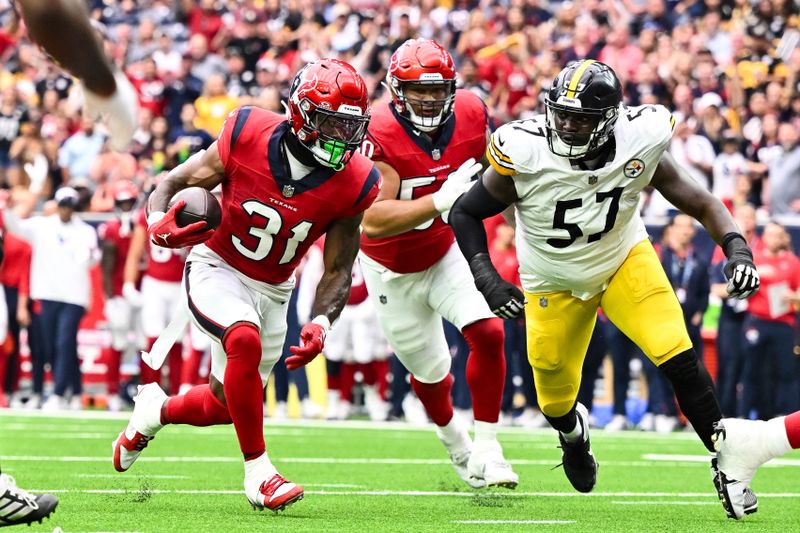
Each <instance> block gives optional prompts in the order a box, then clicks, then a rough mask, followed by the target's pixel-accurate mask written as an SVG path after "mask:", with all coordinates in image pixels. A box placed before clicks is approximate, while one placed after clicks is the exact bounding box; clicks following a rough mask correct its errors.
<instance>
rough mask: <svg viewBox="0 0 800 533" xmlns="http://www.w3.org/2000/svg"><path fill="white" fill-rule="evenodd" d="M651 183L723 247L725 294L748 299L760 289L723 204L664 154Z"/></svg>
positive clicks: (743, 244)
mask: <svg viewBox="0 0 800 533" xmlns="http://www.w3.org/2000/svg"><path fill="white" fill-rule="evenodd" d="M650 184H651V185H652V186H653V187H655V188H656V189H657V190H658V191H659V192H660V193H661V194H663V195H664V198H666V199H667V200H669V201H670V202H672V204H673V205H674V206H675V207H677V208H678V209H680V210H681V211H683V212H684V213H686V214H687V215H690V216H692V217H694V218H695V219H697V220H698V221H699V222H700V223H701V224H702V225H703V227H705V228H706V230H707V231H708V233H709V235H711V238H712V239H714V241H715V242H716V243H717V244H719V245H720V246H721V247H722V251H723V252H725V257H727V258H728V263H727V264H726V265H725V276H726V277H727V278H728V294H729V295H730V296H733V297H734V298H748V297H749V296H751V295H753V294H754V293H755V292H756V291H757V290H758V287H759V286H760V284H761V282H760V280H759V276H758V272H757V271H756V267H755V264H754V263H753V253H752V252H751V251H750V247H749V246H748V245H747V241H746V240H745V238H744V237H743V236H742V234H741V232H740V230H739V227H738V226H737V225H736V222H735V221H734V220H733V217H732V216H731V214H730V213H729V212H728V209H727V208H726V207H725V205H724V204H723V203H722V202H721V201H719V199H717V198H716V197H715V196H714V195H712V194H711V193H710V192H709V191H708V190H707V189H705V188H704V187H702V186H701V185H700V184H699V183H697V182H696V181H695V180H694V179H693V178H692V177H691V176H690V175H689V174H688V173H687V172H686V171H685V170H684V169H682V168H681V167H680V165H678V163H676V162H675V159H674V158H673V157H672V156H671V155H670V154H669V153H668V152H664V155H662V156H661V160H660V161H659V163H658V167H657V168H656V171H655V173H654V174H653V179H652V180H651V181H650Z"/></svg>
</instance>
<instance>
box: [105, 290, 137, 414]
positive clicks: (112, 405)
mask: <svg viewBox="0 0 800 533" xmlns="http://www.w3.org/2000/svg"><path fill="white" fill-rule="evenodd" d="M105 314H106V320H107V321H108V329H109V331H110V333H111V342H110V343H109V345H108V346H106V348H105V349H104V350H103V359H104V360H105V362H106V396H107V398H106V400H107V401H108V409H109V411H119V410H120V409H121V408H122V401H121V399H120V397H119V385H120V383H119V380H120V365H121V364H122V352H123V350H125V349H126V348H127V347H128V344H129V340H128V335H129V332H130V327H131V322H132V321H131V306H130V304H129V303H128V302H127V301H126V300H125V299H124V298H122V297H119V296H117V297H113V298H109V299H108V300H107V301H106V305H105Z"/></svg>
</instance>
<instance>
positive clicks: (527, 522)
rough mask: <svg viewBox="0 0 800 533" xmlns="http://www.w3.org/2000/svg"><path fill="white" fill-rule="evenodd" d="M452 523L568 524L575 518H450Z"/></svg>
mask: <svg viewBox="0 0 800 533" xmlns="http://www.w3.org/2000/svg"><path fill="white" fill-rule="evenodd" d="M450 522H451V523H452V524H466V525H482V524H490V525H494V524H497V525H499V524H530V525H535V524H541V525H568V524H576V523H577V522H576V521H575V520H451V521H450Z"/></svg>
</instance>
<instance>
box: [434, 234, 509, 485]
mask: <svg viewBox="0 0 800 533" xmlns="http://www.w3.org/2000/svg"><path fill="white" fill-rule="evenodd" d="M428 275H429V279H430V292H429V295H428V303H429V304H430V306H431V307H432V308H433V309H435V310H436V311H437V312H438V313H439V314H441V315H442V316H443V317H444V318H445V319H446V320H448V321H449V322H451V323H452V324H453V325H454V326H456V327H457V328H458V329H459V330H461V333H462V334H463V335H464V338H465V339H466V341H467V343H468V344H469V347H470V354H469V358H468V359H467V369H466V370H467V371H466V374H467V385H468V387H469V389H470V393H471V394H472V409H473V413H474V415H475V443H474V446H473V453H472V457H470V466H469V470H470V473H471V474H472V475H473V476H474V477H476V478H483V479H485V480H486V483H487V484H488V485H497V486H503V487H507V488H514V487H516V485H517V483H518V482H519V477H518V476H517V474H516V473H515V472H514V471H513V470H512V469H511V465H509V463H508V461H506V460H505V458H504V457H503V450H502V447H501V446H500V443H499V442H498V441H497V422H498V419H499V416H500V406H501V404H502V401H503V385H504V384H505V374H506V360H505V354H504V353H503V348H504V342H503V340H504V334H503V321H502V320H501V319H499V318H497V317H496V316H494V314H493V313H492V311H491V310H490V309H489V306H488V305H487V304H486V300H485V299H484V298H483V296H482V295H481V294H480V292H478V290H477V289H476V288H475V283H474V281H473V280H472V274H471V273H470V271H469V266H468V265H467V262H466V261H465V260H464V257H463V256H462V255H461V253H460V252H459V251H458V249H457V248H456V247H455V246H453V247H452V248H451V249H450V250H449V251H448V253H447V254H446V255H445V256H444V258H442V260H441V261H439V263H437V264H436V265H435V266H434V267H432V268H431V270H430V271H429V273H428Z"/></svg>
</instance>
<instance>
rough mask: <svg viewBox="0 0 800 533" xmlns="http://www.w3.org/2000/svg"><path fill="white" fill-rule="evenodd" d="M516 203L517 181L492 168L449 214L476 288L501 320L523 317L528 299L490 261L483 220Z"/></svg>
mask: <svg viewBox="0 0 800 533" xmlns="http://www.w3.org/2000/svg"><path fill="white" fill-rule="evenodd" d="M515 201H517V192H516V189H515V188H514V181H513V179H512V178H511V177H509V176H503V175H501V174H499V173H498V172H497V171H496V170H494V168H492V167H489V168H488V169H487V170H486V172H485V173H484V174H483V177H482V178H481V179H480V180H478V183H477V184H476V185H475V186H474V187H472V188H471V189H470V190H469V191H468V192H466V193H465V194H464V195H463V196H461V198H459V199H458V201H457V202H456V203H455V205H454V206H453V209H452V210H451V211H450V219H449V220H450V225H451V226H452V227H453V232H454V233H455V234H456V240H457V241H458V246H459V248H461V253H463V254H464V257H465V258H466V259H467V262H468V263H469V268H470V270H471V271H472V277H473V278H474V279H475V286H476V287H477V288H478V290H479V291H481V294H483V297H484V298H485V299H486V302H487V303H488V304H489V308H490V309H491V310H492V312H493V313H494V314H495V315H497V316H499V317H500V318H516V317H518V316H520V314H522V310H523V308H524V306H525V296H524V295H523V294H522V291H520V290H519V288H518V287H515V286H514V285H512V284H511V283H508V282H507V281H505V280H504V279H503V278H501V277H500V274H498V273H497V269H495V268H494V265H492V261H491V259H490V258H489V246H488V244H487V242H486V230H485V229H484V227H483V219H485V218H488V217H491V216H494V215H497V214H499V213H502V212H503V211H505V210H506V208H508V206H510V205H511V204H513V203H514V202H515Z"/></svg>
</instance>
